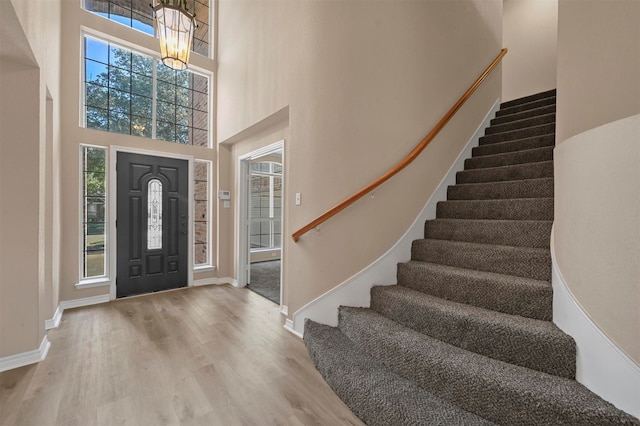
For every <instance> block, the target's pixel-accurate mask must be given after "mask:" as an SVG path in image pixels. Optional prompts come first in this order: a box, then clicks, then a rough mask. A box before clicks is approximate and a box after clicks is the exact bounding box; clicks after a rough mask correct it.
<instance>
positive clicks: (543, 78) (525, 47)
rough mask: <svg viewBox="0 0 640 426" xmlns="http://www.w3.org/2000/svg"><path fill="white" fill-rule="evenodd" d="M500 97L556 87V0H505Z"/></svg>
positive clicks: (514, 97)
mask: <svg viewBox="0 0 640 426" xmlns="http://www.w3.org/2000/svg"><path fill="white" fill-rule="evenodd" d="M503 31H504V33H503V44H504V46H505V47H506V48H508V49H509V54H508V55H507V56H506V57H505V58H504V65H503V67H502V99H503V100H504V101H509V100H512V99H517V98H520V97H523V96H527V95H531V94H534V93H538V92H543V91H545V90H550V89H554V88H555V87H556V57H557V42H558V0H504V21H503Z"/></svg>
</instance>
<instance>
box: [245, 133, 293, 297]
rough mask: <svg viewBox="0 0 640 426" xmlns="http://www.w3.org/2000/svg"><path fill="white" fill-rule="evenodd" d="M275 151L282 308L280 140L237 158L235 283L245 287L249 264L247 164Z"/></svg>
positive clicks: (283, 160) (283, 239)
mask: <svg viewBox="0 0 640 426" xmlns="http://www.w3.org/2000/svg"><path fill="white" fill-rule="evenodd" d="M275 151H280V152H281V153H282V209H281V211H282V239H281V242H280V307H282V306H283V304H284V303H283V302H284V301H283V300H282V295H283V291H282V289H283V287H284V282H283V279H282V278H283V276H284V274H283V271H284V267H283V265H284V257H285V256H284V254H285V253H284V246H285V245H284V241H285V238H284V236H285V231H284V230H285V206H286V205H287V202H286V191H285V188H286V185H287V178H286V167H285V155H284V139H281V140H279V141H277V142H274V143H272V144H269V145H267V146H265V147H262V148H260V149H257V150H255V151H251V152H249V153H248V154H243V155H241V156H240V157H238V165H237V168H236V170H237V175H236V183H237V188H236V189H237V194H238V199H237V201H236V202H237V212H238V220H237V221H236V224H237V225H236V232H235V234H236V244H235V246H236V250H237V251H236V260H237V261H236V271H237V274H236V275H237V278H236V280H237V282H238V287H245V286H246V285H247V273H246V268H247V266H248V265H249V264H250V263H249V262H250V258H249V250H250V247H249V225H250V221H249V204H250V203H249V192H250V191H249V181H248V177H249V164H250V162H251V161H252V160H257V159H259V158H261V157H264V156H266V155H269V154H271V153H273V152H275Z"/></svg>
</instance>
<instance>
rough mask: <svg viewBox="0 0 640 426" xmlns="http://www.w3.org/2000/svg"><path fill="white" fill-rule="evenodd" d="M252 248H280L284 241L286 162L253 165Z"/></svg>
mask: <svg viewBox="0 0 640 426" xmlns="http://www.w3.org/2000/svg"><path fill="white" fill-rule="evenodd" d="M249 240H250V243H251V250H253V251H258V250H268V249H278V248H280V246H281V243H282V165H281V164H280V163H273V162H261V163H252V164H251V232H250V238H249Z"/></svg>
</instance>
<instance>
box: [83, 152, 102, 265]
mask: <svg viewBox="0 0 640 426" xmlns="http://www.w3.org/2000/svg"><path fill="white" fill-rule="evenodd" d="M105 166H106V150H105V149H104V148H98V147H92V146H83V147H82V206H83V209H82V217H83V221H82V227H83V245H82V247H83V249H82V261H83V267H82V278H95V277H102V276H105V275H106V266H105V265H106V263H105V242H106V227H105V223H106V220H105V219H106V217H105V214H106V200H107V198H106V192H107V191H106V188H107V186H106V180H105Z"/></svg>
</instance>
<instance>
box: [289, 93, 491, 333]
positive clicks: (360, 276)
mask: <svg viewBox="0 0 640 426" xmlns="http://www.w3.org/2000/svg"><path fill="white" fill-rule="evenodd" d="M498 109H500V100H499V99H498V100H496V101H495V103H494V104H493V106H492V107H491V108H490V109H489V111H488V112H487V114H486V116H485V118H484V120H483V121H482V123H480V125H478V128H477V129H476V131H475V133H474V134H473V136H472V137H471V138H470V139H469V141H468V142H467V144H466V145H465V147H464V148H463V150H462V151H461V152H460V154H459V155H458V158H457V159H456V160H455V162H454V163H453V164H452V165H451V167H450V168H449V171H448V172H447V174H446V175H445V176H444V177H443V178H442V180H441V181H440V183H439V185H438V186H437V187H436V190H435V191H434V192H433V194H431V197H430V198H429V199H428V200H427V202H426V204H425V206H424V207H423V209H422V211H421V212H420V214H419V215H418V217H417V218H416V219H415V220H414V222H413V224H412V225H411V226H410V227H409V229H408V230H407V231H406V232H405V233H404V235H402V237H400V239H398V241H396V243H395V244H394V245H393V246H392V247H391V248H390V249H389V250H388V251H387V252H386V253H384V254H383V255H382V256H380V257H379V258H378V259H376V260H375V261H374V262H373V263H371V264H370V265H368V266H367V267H365V268H364V269H363V270H361V271H360V272H358V273H356V274H355V275H353V276H352V277H350V278H349V279H347V280H346V281H344V282H343V283H341V284H339V285H338V286H336V287H334V288H333V289H331V290H329V291H328V292H326V293H324V294H323V295H321V296H319V297H318V298H316V299H314V300H312V301H311V302H309V303H307V304H306V305H305V306H303V307H302V308H300V309H298V310H297V311H296V312H295V313H294V314H293V325H292V330H295V333H296V334H299V335H300V336H302V334H303V333H304V320H305V319H306V318H310V319H312V320H313V321H316V322H319V323H322V324H327V325H331V326H336V325H337V324H338V307H339V306H341V305H348V306H356V307H368V306H369V304H370V290H371V287H372V286H373V285H380V283H386V284H388V285H391V284H395V282H396V272H397V265H398V263H399V262H406V261H407V260H409V259H410V257H411V243H412V241H413V240H417V239H420V238H424V222H425V221H426V220H428V219H433V218H435V217H436V204H437V203H438V201H442V200H446V199H447V187H448V186H449V185H455V183H456V173H457V172H459V171H460V170H464V160H465V159H467V158H469V157H471V150H472V149H473V148H474V147H476V146H478V144H479V142H480V137H481V136H483V135H484V129H485V128H487V127H489V125H490V124H491V123H490V122H491V119H492V118H494V117H495V114H496V111H498ZM285 328H286V324H285ZM292 332H293V331H292Z"/></svg>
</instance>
